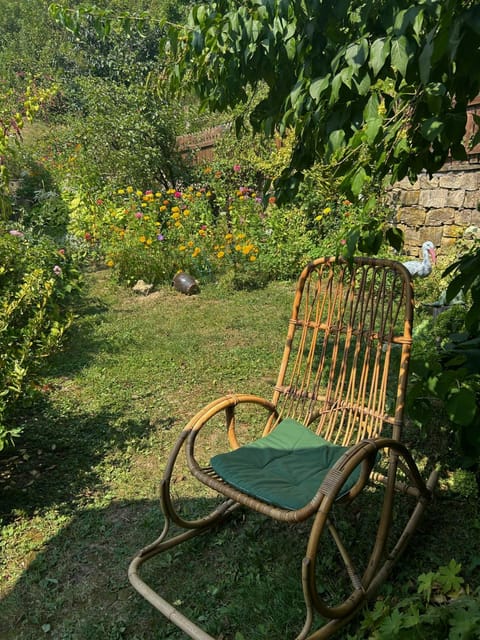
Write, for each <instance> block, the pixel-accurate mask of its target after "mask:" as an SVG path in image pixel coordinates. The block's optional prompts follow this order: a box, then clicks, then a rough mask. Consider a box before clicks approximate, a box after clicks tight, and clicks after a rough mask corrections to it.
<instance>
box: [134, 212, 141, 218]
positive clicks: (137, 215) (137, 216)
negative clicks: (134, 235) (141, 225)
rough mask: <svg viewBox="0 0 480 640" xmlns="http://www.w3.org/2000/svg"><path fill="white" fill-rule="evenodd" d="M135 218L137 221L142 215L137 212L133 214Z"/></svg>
mask: <svg viewBox="0 0 480 640" xmlns="http://www.w3.org/2000/svg"><path fill="white" fill-rule="evenodd" d="M135 218H138V219H140V218H143V213H142V212H141V211H137V212H136V213H135Z"/></svg>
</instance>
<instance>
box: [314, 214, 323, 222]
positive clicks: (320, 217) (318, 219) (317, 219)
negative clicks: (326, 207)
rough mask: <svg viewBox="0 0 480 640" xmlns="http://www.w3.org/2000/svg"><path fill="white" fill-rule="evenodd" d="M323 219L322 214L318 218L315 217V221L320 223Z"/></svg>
mask: <svg viewBox="0 0 480 640" xmlns="http://www.w3.org/2000/svg"><path fill="white" fill-rule="evenodd" d="M322 218H323V216H322V214H321V213H320V214H318V216H315V220H316V222H320V220H321V219H322Z"/></svg>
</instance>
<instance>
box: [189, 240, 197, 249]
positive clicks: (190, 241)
mask: <svg viewBox="0 0 480 640" xmlns="http://www.w3.org/2000/svg"><path fill="white" fill-rule="evenodd" d="M194 245H195V243H194V241H193V240H189V242H188V246H189V247H190V248H191V247H193V246H194Z"/></svg>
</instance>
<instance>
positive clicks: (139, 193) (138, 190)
mask: <svg viewBox="0 0 480 640" xmlns="http://www.w3.org/2000/svg"><path fill="white" fill-rule="evenodd" d="M135 195H137V196H138V197H140V196H143V192H142V191H140V189H137V190H136V191H135Z"/></svg>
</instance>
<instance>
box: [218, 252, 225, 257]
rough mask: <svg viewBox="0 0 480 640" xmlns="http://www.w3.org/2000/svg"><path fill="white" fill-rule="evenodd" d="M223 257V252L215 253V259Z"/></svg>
mask: <svg viewBox="0 0 480 640" xmlns="http://www.w3.org/2000/svg"><path fill="white" fill-rule="evenodd" d="M224 255H225V251H219V252H218V253H217V258H223V257H224Z"/></svg>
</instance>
